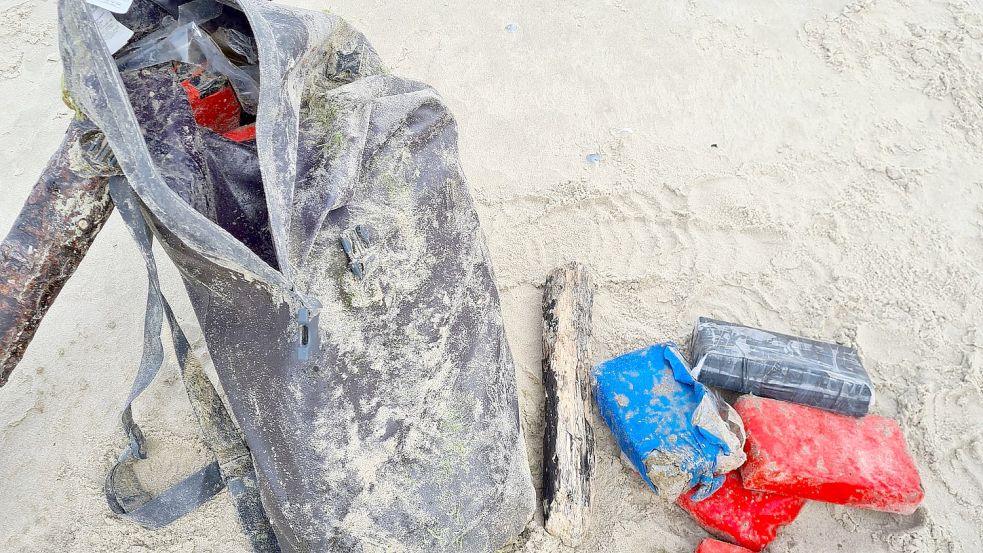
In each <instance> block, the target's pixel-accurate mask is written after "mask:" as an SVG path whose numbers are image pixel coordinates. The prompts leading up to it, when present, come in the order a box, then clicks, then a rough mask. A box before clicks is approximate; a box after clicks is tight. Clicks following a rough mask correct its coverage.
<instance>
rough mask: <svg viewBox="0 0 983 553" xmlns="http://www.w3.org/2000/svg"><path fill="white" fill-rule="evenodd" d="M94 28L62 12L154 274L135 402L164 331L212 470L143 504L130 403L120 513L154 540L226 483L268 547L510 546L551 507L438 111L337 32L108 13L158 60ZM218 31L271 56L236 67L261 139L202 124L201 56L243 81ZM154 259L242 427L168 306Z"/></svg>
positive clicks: (445, 120)
mask: <svg viewBox="0 0 983 553" xmlns="http://www.w3.org/2000/svg"><path fill="white" fill-rule="evenodd" d="M98 10H99V8H97V7H95V6H93V5H91V4H90V3H87V2H86V1H84V0H60V12H59V18H60V34H61V36H60V41H61V54H62V59H63V61H64V67H65V87H66V97H67V98H68V99H69V101H70V102H71V103H72V104H73V105H74V106H75V107H76V109H77V111H78V113H79V117H80V120H79V121H78V122H76V123H75V124H76V125H78V126H81V127H83V130H85V131H86V132H83V133H82V135H83V136H87V137H89V139H90V140H92V138H91V137H92V133H96V136H97V138H95V139H94V140H103V141H104V143H105V144H104V145H105V146H106V147H107V148H102V149H99V148H95V149H93V148H82V150H83V151H81V153H80V155H79V156H72V159H73V160H75V161H76V162H77V163H79V164H82V165H84V164H89V166H88V169H89V170H91V171H105V172H107V173H111V174H112V176H111V178H110V179H109V188H110V193H111V195H112V199H113V202H114V203H115V204H116V206H117V208H118V209H119V211H120V213H121V215H122V216H123V218H124V220H125V221H126V223H127V225H128V227H129V229H130V231H131V232H132V234H133V236H134V237H135V238H136V241H137V242H138V244H139V246H140V248H141V250H142V252H143V255H144V258H145V260H146V262H147V269H148V273H149V275H150V287H149V290H150V292H149V294H148V302H147V315H146V327H145V333H146V336H145V340H144V342H145V345H144V353H143V358H142V361H141V365H140V368H139V370H138V373H137V377H136V382H135V383H134V386H133V392H132V394H131V396H130V402H132V401H133V399H134V398H135V397H136V396H137V395H139V393H140V392H141V391H143V389H144V388H146V387H147V385H149V384H150V382H151V381H152V379H153V377H154V375H155V374H156V372H157V369H158V368H159V366H160V365H161V359H162V346H161V338H160V331H161V329H162V326H163V322H164V321H165V320H166V321H167V322H168V324H169V326H170V329H171V332H170V334H171V336H172V338H173V340H174V345H175V350H176V352H177V358H178V361H179V363H180V364H181V367H182V374H183V376H184V379H185V383H186V385H187V388H188V393H189V396H190V397H191V399H192V404H193V405H194V406H195V409H196V414H197V416H198V418H199V421H200V422H201V423H202V428H203V435H204V437H205V439H206V443H208V444H209V446H210V449H211V450H212V452H213V453H214V454H215V457H216V461H215V462H214V463H212V464H210V465H208V466H206V467H204V468H203V469H201V470H200V471H198V472H197V473H195V474H193V475H191V476H190V477H188V478H187V479H186V480H184V481H182V482H180V483H178V484H177V485H175V486H174V487H173V488H171V489H169V490H167V491H165V492H164V493H162V494H159V495H157V496H154V497H151V496H150V495H149V494H148V493H146V492H145V491H144V489H143V488H142V487H141V486H140V483H139V480H138V479H137V478H136V473H135V472H134V470H133V464H134V463H137V462H139V459H141V458H144V457H145V456H146V454H147V452H146V451H145V449H146V448H145V445H144V439H143V436H142V434H141V432H140V429H139V426H138V425H137V424H136V422H135V421H134V420H133V417H132V413H131V410H130V409H129V407H128V408H127V409H126V411H125V412H124V414H123V423H124V427H125V430H126V433H127V437H128V440H129V443H128V444H127V446H126V447H125V448H124V450H123V452H122V453H121V454H120V456H119V459H118V461H117V463H116V464H115V466H114V467H113V469H112V472H111V474H110V476H109V478H108V479H107V482H106V493H107V496H108V498H109V503H110V506H111V507H112V508H113V510H114V511H116V512H117V513H119V514H120V515H122V516H125V517H128V518H131V519H133V520H135V521H137V522H139V523H141V524H143V525H144V526H147V527H158V526H161V525H164V524H167V523H168V522H170V521H172V520H174V519H176V518H177V517H179V516H181V515H183V514H185V513H187V512H188V511H190V510H192V509H193V508H194V507H195V506H197V505H199V504H201V503H202V502H204V501H205V500H207V499H208V498H209V497H211V496H212V495H214V494H215V493H217V492H218V491H219V490H220V489H222V488H223V487H227V488H228V489H229V491H230V492H231V495H232V499H233V502H234V504H235V505H236V507H237V509H238V511H239V514H240V519H241V521H242V523H243V528H244V530H245V531H246V532H247V534H248V535H249V538H250V541H251V543H252V545H253V547H254V548H255V549H256V550H257V551H277V550H283V551H305V552H306V551H331V552H370V551H377V552H398V551H412V552H417V551H419V552H432V551H472V552H482V551H494V550H496V549H497V548H499V547H500V546H502V545H503V544H505V543H507V542H508V541H509V540H511V539H512V538H514V537H515V536H516V535H518V533H519V532H520V531H521V530H522V529H523V528H524V526H525V525H526V523H527V522H528V521H529V520H530V518H531V516H532V513H533V510H534V505H535V493H534V490H533V487H532V483H531V478H530V473H529V467H528V465H527V462H526V450H525V446H524V439H523V436H522V432H521V429H520V425H519V413H518V405H517V393H516V384H515V374H514V369H513V364H512V359H511V355H510V352H509V348H508V344H507V343H506V340H505V335H504V332H503V327H502V317H501V312H500V307H499V299H498V294H497V291H496V288H495V283H494V275H493V273H492V268H491V264H490V262H489V256H488V252H487V250H486V248H485V245H484V241H483V237H482V234H481V231H480V227H479V224H478V219H477V215H476V213H475V210H474V208H473V206H472V200H471V197H470V195H469V192H468V186H467V182H466V180H465V178H464V176H463V174H462V171H461V167H460V166H459V163H458V153H457V146H456V140H457V135H456V129H455V123H454V120H453V118H452V116H451V115H450V113H448V111H447V108H446V107H445V106H444V104H443V103H442V101H441V99H440V97H439V96H438V95H437V94H436V93H435V92H434V91H433V90H432V89H430V88H429V87H427V86H425V85H422V84H420V83H416V82H412V81H408V80H406V79H401V78H398V77H395V76H391V75H387V74H385V73H384V72H383V71H382V70H381V64H380V63H379V60H378V57H377V55H376V53H375V52H374V50H373V49H372V48H371V46H369V45H368V44H367V43H366V41H365V39H364V37H363V36H362V35H360V34H359V33H357V32H355V31H353V30H352V29H351V28H350V27H349V26H348V25H347V24H346V23H345V22H344V21H342V20H341V19H339V18H337V17H335V16H332V15H328V14H326V13H318V12H310V11H306V10H301V9H295V8H289V7H284V6H280V5H277V4H273V3H269V2H266V1H264V0H235V1H233V0H222V1H220V2H216V1H214V0H196V1H195V2H191V3H185V2H181V1H177V0H155V1H150V0H135V1H134V2H133V4H132V6H130V7H129V8H128V10H126V11H125V13H121V14H119V15H116V16H115V19H116V20H117V22H118V23H119V24H120V25H122V26H123V27H125V28H126V29H129V30H130V31H132V32H133V33H134V35H133V37H132V39H130V40H129V42H130V44H131V45H132V44H134V43H139V44H141V45H142V46H141V48H142V49H134V48H133V47H130V48H129V49H127V48H123V49H122V50H121V51H120V52H119V53H117V55H116V58H114V56H113V54H112V53H111V48H110V47H108V45H107V41H109V40H110V39H109V38H107V37H106V26H105V25H102V26H99V25H97V23H96V17H97V16H99V17H105V12H102V11H98ZM110 23H111V22H110ZM217 28H221V29H225V30H224V31H222V33H224V34H222V36H221V39H222V40H224V41H225V42H224V43H223V49H226V50H227V49H228V48H232V49H233V50H235V49H236V47H235V45H234V44H232V43H233V42H236V43H237V44H239V45H240V46H242V44H244V43H248V42H249V41H248V40H246V39H251V40H252V41H253V42H254V44H255V54H256V57H257V59H256V63H255V67H253V68H248V67H246V68H243V67H241V66H242V65H244V64H245V62H243V61H242V60H240V61H239V65H238V66H236V67H229V68H228V77H229V79H230V80H231V81H232V84H233V85H234V86H235V91H236V94H237V96H238V101H239V102H240V103H241V105H242V108H243V109H244V110H246V112H249V111H250V110H251V111H252V112H253V113H254V114H255V125H256V126H255V129H256V137H255V141H254V142H250V141H235V140H229V139H227V138H226V137H224V136H222V135H221V134H219V133H216V132H213V131H212V130H209V129H208V128H204V127H202V126H200V125H196V124H195V113H194V110H192V109H191V107H190V106H189V100H188V94H187V92H186V90H185V89H184V88H183V87H182V83H181V82H180V79H179V77H178V76H177V73H176V71H175V66H176V65H177V64H178V63H179V62H190V63H196V62H195V59H193V58H196V56H197V58H198V59H201V58H202V56H204V58H206V59H207V64H208V67H209V68H210V69H211V68H216V70H220V69H221V68H222V67H226V66H228V63H230V62H228V60H226V59H219V58H217V57H215V58H213V57H210V56H211V54H212V53H213V52H212V50H213V49H210V48H211V46H210V45H213V44H215V43H219V42H220V40H219V38H214V40H213V38H212V37H209V33H213V32H215V29H217ZM233 31H234V32H233ZM182 33H183V34H182ZM162 37H164V38H162ZM175 37H177V39H176V38H175ZM181 37H184V38H183V39H182V38H181ZM189 37H190V38H189ZM178 39H180V40H178ZM181 40H183V41H184V42H181ZM148 45H149V46H148ZM230 45H231V46H230ZM113 49H118V45H117V47H116V48H113ZM236 51H240V52H241V53H243V56H245V57H246V58H248V57H249V55H250V52H249V51H248V49H247V48H240V49H239V50H236ZM141 56H142V58H141ZM124 57H126V58H127V59H128V60H131V61H132V60H134V59H137V61H140V60H142V61H143V62H144V63H132V64H129V65H126V64H124V63H123V62H122V59H123V58H124ZM138 58H139V59H138ZM147 60H150V61H147ZM167 60H170V61H167ZM154 62H160V63H154ZM124 65H125V67H122V66H124ZM89 131H91V132H89ZM99 133H102V134H101V135H99ZM109 150H111V154H106V151H109ZM93 151H96V152H97V154H99V155H92V152H93ZM100 152H101V153H100ZM76 169H79V168H76ZM79 170H80V169H79ZM154 240H158V241H159V242H160V244H161V246H162V249H163V250H164V251H165V252H166V253H167V255H168V256H169V257H170V259H171V260H172V261H173V262H174V264H175V265H176V266H177V268H178V269H179V271H180V273H181V276H182V278H183V280H184V283H185V287H186V289H187V291H188V294H189V296H190V298H191V302H192V305H193V307H194V311H195V314H196V316H197V319H198V322H199V324H200V327H201V329H202V332H203V335H204V339H205V342H206V344H207V348H208V352H209V354H210V356H211V359H212V361H213V363H214V366H215V371H216V373H217V375H218V379H219V382H220V384H221V388H222V389H223V390H224V393H225V397H226V400H227V406H228V408H229V411H231V413H229V412H228V411H226V404H225V403H224V402H223V400H222V399H221V397H220V396H219V395H218V394H217V393H216V391H215V390H214V389H213V388H212V387H211V383H210V381H209V380H208V378H207V377H206V376H205V373H204V372H203V370H202V367H201V363H200V361H199V360H198V359H197V356H196V355H195V353H194V350H193V349H192V348H190V347H189V345H188V342H187V340H186V338H185V337H184V333H183V332H182V331H181V328H180V327H179V326H178V325H177V322H176V319H175V317H174V315H173V313H172V312H171V310H170V307H169V306H168V304H167V302H166V301H165V300H164V298H163V296H162V295H161V293H160V287H159V284H158V280H157V273H156V267H155V263H154V258H153V250H152V247H151V245H152V242H153V241H154ZM233 421H234V422H233Z"/></svg>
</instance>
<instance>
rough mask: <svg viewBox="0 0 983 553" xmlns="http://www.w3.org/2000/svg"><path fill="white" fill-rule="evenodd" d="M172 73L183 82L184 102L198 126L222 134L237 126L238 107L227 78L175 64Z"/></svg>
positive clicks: (196, 68) (239, 110)
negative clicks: (186, 102)
mask: <svg viewBox="0 0 983 553" xmlns="http://www.w3.org/2000/svg"><path fill="white" fill-rule="evenodd" d="M175 71H176V72H177V73H178V75H179V76H180V77H181V78H183V79H184V80H182V81H181V86H183V87H184V90H185V91H186V92H187V93H188V102H190V103H191V109H192V110H194V112H195V122H197V123H198V125H199V126H201V127H205V128H207V129H211V130H213V131H215V132H217V133H226V132H229V131H231V130H233V129H235V128H237V127H238V126H239V119H240V118H241V116H242V107H241V106H240V105H239V99H238V98H237V97H236V93H235V90H233V89H232V84H231V83H229V79H228V77H226V76H224V75H217V74H214V73H210V72H208V71H205V70H204V69H202V68H201V67H198V66H194V65H187V64H176V67H175Z"/></svg>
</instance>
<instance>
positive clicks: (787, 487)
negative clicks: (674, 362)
mask: <svg viewBox="0 0 983 553" xmlns="http://www.w3.org/2000/svg"><path fill="white" fill-rule="evenodd" d="M734 408H735V409H736V410H737V412H738V413H739V414H740V415H741V419H743V421H744V428H745V429H746V430H747V443H746V444H745V450H746V451H747V454H748V460H747V463H745V464H744V466H743V467H741V477H742V478H743V480H744V486H745V487H747V488H749V489H752V490H759V491H766V492H772V493H779V494H784V495H790V496H793V497H801V498H803V499H812V500H815V501H826V502H829V503H836V504H839V505H848V506H851V507H859V508H862V509H873V510H876V511H886V512H890V513H901V514H911V513H912V512H914V511H915V509H916V508H917V507H918V504H919V503H921V501H922V499H923V498H924V497H925V492H924V490H923V489H922V484H921V478H919V476H918V469H917V468H916V467H915V462H914V460H912V458H911V454H909V453H908V446H907V444H906V443H905V439H904V436H903V435H902V433H901V427H899V426H898V423H896V422H894V421H893V420H891V419H888V418H885V417H881V416H878V415H867V416H866V417H860V418H855V417H848V416H845V415H837V414H835V413H830V412H828V411H823V410H820V409H816V408H813V407H806V406H804V405H797V404H794V403H787V402H784V401H777V400H773V399H764V398H759V397H753V396H743V397H741V398H740V399H739V400H738V401H737V403H736V404H735V405H734Z"/></svg>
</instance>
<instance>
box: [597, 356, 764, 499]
mask: <svg viewBox="0 0 983 553" xmlns="http://www.w3.org/2000/svg"><path fill="white" fill-rule="evenodd" d="M593 380H594V397H595V398H596V401H597V405H598V408H599V409H600V412H601V416H602V417H603V418H604V421H605V422H606V423H607V425H608V427H610V428H611V432H612V433H614V436H615V438H616V439H617V440H618V445H620V446H621V450H622V451H623V452H624V454H625V456H626V457H627V458H628V460H629V461H631V463H632V465H633V466H634V467H635V469H636V470H637V471H638V473H639V474H640V475H641V476H642V478H643V479H644V480H645V482H646V483H647V484H648V485H649V486H651V487H652V489H653V490H655V491H656V492H657V493H658V494H659V495H660V496H662V497H664V498H665V499H666V500H667V501H675V500H676V498H677V497H678V496H679V495H680V494H682V493H683V492H685V491H687V490H689V489H690V488H693V487H694V486H698V489H697V491H696V493H695V494H694V496H693V499H694V500H696V501H700V500H702V499H704V498H706V497H708V496H710V495H711V494H712V493H714V492H715V491H717V489H719V488H720V486H721V485H722V484H723V482H724V477H723V474H725V473H726V472H729V471H731V470H734V469H736V468H738V467H739V466H740V465H741V464H743V462H744V459H745V456H744V452H743V446H744V443H743V442H744V426H743V424H742V423H741V420H740V417H739V416H738V415H737V413H736V412H735V411H734V410H733V409H731V408H730V406H729V405H727V404H726V403H725V402H723V401H722V400H720V399H719V398H718V397H717V396H716V395H715V394H713V392H711V391H709V390H708V389H707V388H706V387H705V386H703V385H702V384H700V383H699V382H697V381H696V380H695V379H693V376H692V375H691V374H690V371H689V368H688V367H687V366H686V362H685V361H684V360H683V358H682V356H680V355H679V353H678V352H677V351H676V349H675V347H674V345H673V344H671V343H667V344H656V345H654V346H650V347H648V348H644V349H640V350H638V351H633V352H631V353H626V354H624V355H621V356H619V357H615V358H614V359H611V360H609V361H605V362H604V363H601V364H600V365H597V366H596V367H594V370H593Z"/></svg>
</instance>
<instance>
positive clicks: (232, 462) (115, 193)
mask: <svg viewBox="0 0 983 553" xmlns="http://www.w3.org/2000/svg"><path fill="white" fill-rule="evenodd" d="M109 188H110V194H111V195H112V197H113V201H114V203H115V204H116V207H117V208H118V209H119V212H120V215H121V216H122V218H123V220H124V222H125V223H126V226H127V227H128V228H129V231H130V234H132V235H133V238H134V240H135V241H136V243H137V246H138V247H139V249H140V252H141V254H142V255H143V258H144V261H145V262H146V265H147V277H148V281H149V284H148V287H147V310H146V314H145V315H144V335H143V354H142V357H141V359H140V366H139V369H138V370H137V375H136V377H135V378H134V381H133V386H132V388H131V390H130V395H129V397H128V398H127V401H126V407H125V408H124V409H123V413H122V415H121V419H122V423H123V430H124V431H125V432H126V435H127V438H128V443H127V445H126V447H124V448H123V450H122V452H120V454H119V457H118V458H117V460H116V462H115V463H114V464H113V467H112V468H111V469H110V471H109V475H108V476H107V478H106V485H105V491H106V499H107V501H108V502H109V508H110V509H112V511H113V512H114V513H116V514H118V515H120V516H122V517H123V518H126V519H129V520H132V521H134V522H137V523H138V524H140V525H141V526H143V527H144V528H151V529H153V528H160V527H162V526H166V525H167V524H170V523H171V522H174V521H175V520H177V519H178V518H181V517H182V516H184V515H185V514H187V513H189V512H191V511H193V510H194V509H195V508H197V507H198V506H200V505H202V504H203V503H205V502H206V501H208V500H209V499H210V498H212V497H213V496H214V495H215V494H217V493H218V492H219V491H220V490H221V489H222V488H224V487H228V489H229V492H230V496H231V498H232V503H233V504H234V505H235V507H236V511H237V513H238V515H239V521H240V523H241V524H242V528H243V531H244V532H245V533H246V535H247V537H248V538H249V541H250V544H251V545H252V548H253V551H255V552H256V553H278V552H279V551H280V548H279V545H278V543H277V540H276V535H275V534H274V533H273V529H272V527H271V526H270V523H269V519H268V518H267V516H266V512H265V510H264V509H263V504H262V501H261V499H260V494H259V486H258V485H257V481H256V472H255V469H254V468H253V464H252V457H251V456H250V454H249V449H248V447H247V446H246V443H245V441H244V440H243V438H242V434H241V433H240V431H239V428H238V427H237V426H236V424H235V422H234V421H233V420H232V417H231V416H230V415H229V413H228V411H227V410H226V408H225V404H224V403H222V399H221V397H220V396H219V394H218V392H217V391H216V390H215V387H214V386H213V385H212V383H211V380H209V379H208V376H207V375H206V374H205V371H204V368H203V367H202V365H201V363H200V361H199V360H198V359H197V357H196V356H195V355H194V354H193V353H192V352H191V347H190V345H189V343H188V339H187V337H186V336H185V334H184V332H183V331H182V329H181V326H180V325H179V324H178V322H177V319H176V318H175V316H174V312H173V311H172V310H171V307H170V305H169V304H168V303H167V300H166V299H165V298H164V296H163V294H162V292H161V289H160V279H159V277H158V274H157V265H156V262H155V260H154V255H153V248H152V246H153V234H152V232H151V230H150V227H149V225H148V224H147V222H146V219H145V218H144V216H143V213H142V210H141V206H140V202H139V200H138V199H137V198H136V196H135V194H134V193H133V190H132V189H131V188H130V186H129V184H128V183H127V181H126V178H125V177H121V176H116V177H112V178H111V179H110V181H109ZM165 317H166V318H167V322H168V326H169V327H170V331H171V338H172V341H173V346H174V351H175V354H176V357H177V361H178V364H179V366H180V367H181V377H182V380H183V381H184V384H185V389H186V391H187V393H188V398H189V399H190V400H191V405H192V407H193V409H194V411H195V415H196V416H197V418H198V422H199V425H200V426H201V431H202V437H203V438H204V441H205V444H206V445H207V446H208V448H209V449H210V450H211V452H212V454H213V455H214V456H215V458H216V460H214V461H212V462H211V463H209V464H208V465H206V466H204V467H202V468H201V469H199V470H198V471H197V472H195V473H194V474H192V475H190V476H188V477H187V478H185V479H184V480H182V481H180V482H178V483H177V484H174V485H173V486H171V487H170V488H168V489H167V490H165V491H164V492H162V493H160V494H158V495H157V496H155V497H152V496H151V495H150V494H149V493H148V492H147V491H146V490H145V489H144V487H143V485H142V484H141V483H140V480H139V479H138V478H137V476H136V472H135V471H134V468H133V465H134V464H135V463H136V462H137V461H139V460H141V459H146V458H147V452H146V447H145V439H144V436H143V432H142V431H141V430H140V427H139V425H137V423H136V422H135V421H134V420H133V408H132V407H133V402H134V401H135V400H136V398H137V397H139V396H140V394H141V393H143V392H144V390H146V389H147V387H148V386H149V385H150V383H151V382H153V380H154V377H156V375H157V373H158V371H159V370H160V366H161V364H162V362H163V353H164V350H163V344H162V341H161V331H162V327H163V319H164V318H165Z"/></svg>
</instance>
